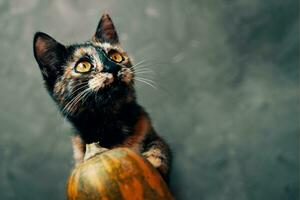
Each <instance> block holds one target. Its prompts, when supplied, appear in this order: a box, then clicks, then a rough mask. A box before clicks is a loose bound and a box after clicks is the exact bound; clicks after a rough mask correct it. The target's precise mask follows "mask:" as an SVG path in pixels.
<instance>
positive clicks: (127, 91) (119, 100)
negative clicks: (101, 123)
mask: <svg viewBox="0 0 300 200" xmlns="http://www.w3.org/2000/svg"><path fill="white" fill-rule="evenodd" d="M94 95H95V96H94V98H92V99H94V101H95V105H96V106H97V107H98V106H100V107H103V106H107V105H113V104H123V103H128V102H130V101H132V100H133V99H134V90H133V87H132V85H129V84H127V83H124V82H121V81H118V82H113V83H112V84H109V85H106V86H105V87H104V88H102V89H100V90H98V91H97V92H95V93H94Z"/></svg>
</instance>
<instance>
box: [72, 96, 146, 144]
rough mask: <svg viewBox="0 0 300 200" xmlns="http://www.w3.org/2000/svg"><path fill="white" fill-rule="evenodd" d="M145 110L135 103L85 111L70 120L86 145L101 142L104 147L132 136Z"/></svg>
mask: <svg viewBox="0 0 300 200" xmlns="http://www.w3.org/2000/svg"><path fill="white" fill-rule="evenodd" d="M142 114H144V111H143V108H142V107H141V106H139V105H138V104H137V103H136V102H135V101H132V102H130V103H126V104H123V105H121V106H118V107H105V108H103V109H98V110H85V111H82V112H81V113H80V114H78V115H76V116H75V117H70V118H69V120H70V121H71V123H72V124H73V126H74V127H75V128H76V130H77V131H78V132H79V134H80V136H81V137H82V139H83V140H84V142H85V143H92V142H100V145H101V146H103V147H107V148H109V147H111V146H113V145H115V144H118V143H121V142H122V141H123V140H124V139H125V138H126V137H128V135H130V134H132V132H133V128H134V125H135V124H136V122H137V120H138V118H139V117H140V116H141V115H142Z"/></svg>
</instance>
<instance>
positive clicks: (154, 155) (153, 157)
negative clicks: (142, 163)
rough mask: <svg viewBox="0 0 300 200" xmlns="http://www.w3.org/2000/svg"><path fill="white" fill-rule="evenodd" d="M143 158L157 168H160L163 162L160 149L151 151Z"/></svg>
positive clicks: (145, 153) (144, 154)
mask: <svg viewBox="0 0 300 200" xmlns="http://www.w3.org/2000/svg"><path fill="white" fill-rule="evenodd" d="M143 156H144V157H145V158H146V159H147V160H148V161H149V162H150V163H151V164H152V165H153V166H154V167H155V168H159V167H160V166H161V165H162V162H163V158H164V157H163V155H162V153H161V151H160V150H159V149H150V150H149V151H146V152H144V153H143Z"/></svg>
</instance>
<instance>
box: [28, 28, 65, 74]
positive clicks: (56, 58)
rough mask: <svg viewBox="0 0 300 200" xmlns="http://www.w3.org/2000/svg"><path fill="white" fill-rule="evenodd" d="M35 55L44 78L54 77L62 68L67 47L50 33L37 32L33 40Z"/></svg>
mask: <svg viewBox="0 0 300 200" xmlns="http://www.w3.org/2000/svg"><path fill="white" fill-rule="evenodd" d="M33 51H34V57H35V59H36V61H37V62H38V64H39V67H40V69H41V72H42V74H43V76H44V79H46V80H47V79H54V78H56V76H57V74H58V73H59V72H61V70H62V66H61V65H62V62H63V60H64V58H65V56H66V51H67V50H66V48H65V46H63V45H62V44H60V43H58V42H57V41H56V40H54V39H53V38H52V37H50V36H49V35H47V34H45V33H42V32H37V33H36V34H35V36H34V40H33Z"/></svg>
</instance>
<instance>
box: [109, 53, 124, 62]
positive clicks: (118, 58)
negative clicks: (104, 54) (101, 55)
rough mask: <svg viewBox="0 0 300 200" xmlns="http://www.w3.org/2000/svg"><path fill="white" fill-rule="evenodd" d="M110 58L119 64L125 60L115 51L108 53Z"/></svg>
mask: <svg viewBox="0 0 300 200" xmlns="http://www.w3.org/2000/svg"><path fill="white" fill-rule="evenodd" d="M108 56H109V58H110V59H112V60H113V61H115V62H117V63H120V62H122V61H123V59H124V58H123V56H122V55H121V54H120V53H119V52H117V51H114V50H112V51H110V52H109V53H108Z"/></svg>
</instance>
